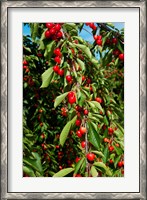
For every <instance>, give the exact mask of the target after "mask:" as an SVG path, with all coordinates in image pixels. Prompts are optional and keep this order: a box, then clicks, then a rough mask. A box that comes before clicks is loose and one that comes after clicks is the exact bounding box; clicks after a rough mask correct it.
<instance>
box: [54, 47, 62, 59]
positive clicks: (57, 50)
mask: <svg viewBox="0 0 147 200" xmlns="http://www.w3.org/2000/svg"><path fill="white" fill-rule="evenodd" d="M54 54H55V55H56V56H60V57H61V55H62V54H61V51H60V49H59V48H56V49H55V50H54Z"/></svg>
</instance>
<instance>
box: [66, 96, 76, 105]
mask: <svg viewBox="0 0 147 200" xmlns="http://www.w3.org/2000/svg"><path fill="white" fill-rule="evenodd" d="M68 102H69V103H70V104H73V103H75V102H76V97H75V96H72V97H69V99H68Z"/></svg>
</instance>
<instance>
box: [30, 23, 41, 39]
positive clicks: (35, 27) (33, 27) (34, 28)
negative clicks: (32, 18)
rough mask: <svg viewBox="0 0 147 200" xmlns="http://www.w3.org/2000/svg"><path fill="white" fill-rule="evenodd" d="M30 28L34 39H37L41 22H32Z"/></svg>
mask: <svg viewBox="0 0 147 200" xmlns="http://www.w3.org/2000/svg"><path fill="white" fill-rule="evenodd" d="M30 28H31V37H32V40H33V41H35V39H36V37H37V36H38V28H39V23H31V24H30Z"/></svg>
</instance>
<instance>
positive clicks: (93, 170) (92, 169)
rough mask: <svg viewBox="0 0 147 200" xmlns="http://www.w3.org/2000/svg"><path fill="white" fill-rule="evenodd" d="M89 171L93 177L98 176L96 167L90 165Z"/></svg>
mask: <svg viewBox="0 0 147 200" xmlns="http://www.w3.org/2000/svg"><path fill="white" fill-rule="evenodd" d="M90 173H91V175H92V176H93V177H97V176H98V172H97V170H96V168H95V167H94V166H92V167H91V170H90Z"/></svg>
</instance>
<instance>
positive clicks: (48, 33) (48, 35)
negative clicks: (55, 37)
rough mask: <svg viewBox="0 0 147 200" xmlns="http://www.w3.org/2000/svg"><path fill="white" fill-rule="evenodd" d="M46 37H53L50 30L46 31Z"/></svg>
mask: <svg viewBox="0 0 147 200" xmlns="http://www.w3.org/2000/svg"><path fill="white" fill-rule="evenodd" d="M45 37H46V38H47V39H49V38H50V37H51V34H50V31H45Z"/></svg>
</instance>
